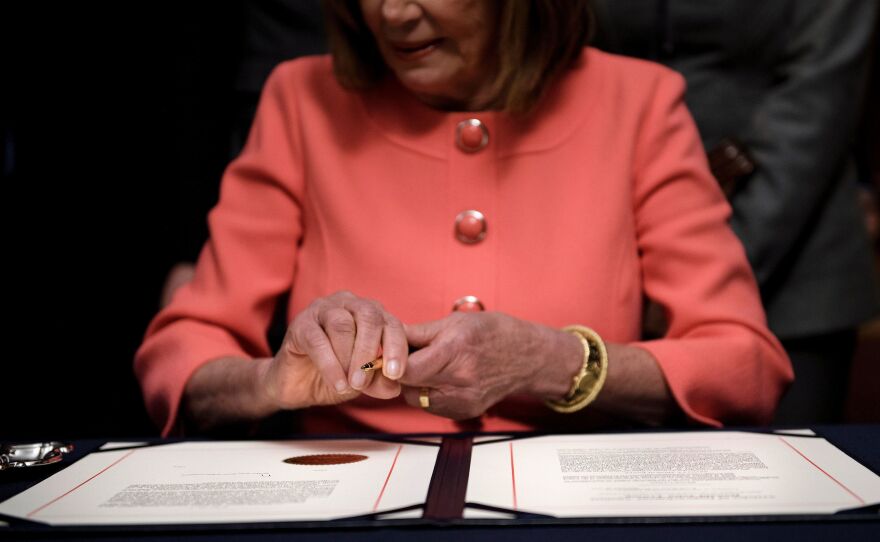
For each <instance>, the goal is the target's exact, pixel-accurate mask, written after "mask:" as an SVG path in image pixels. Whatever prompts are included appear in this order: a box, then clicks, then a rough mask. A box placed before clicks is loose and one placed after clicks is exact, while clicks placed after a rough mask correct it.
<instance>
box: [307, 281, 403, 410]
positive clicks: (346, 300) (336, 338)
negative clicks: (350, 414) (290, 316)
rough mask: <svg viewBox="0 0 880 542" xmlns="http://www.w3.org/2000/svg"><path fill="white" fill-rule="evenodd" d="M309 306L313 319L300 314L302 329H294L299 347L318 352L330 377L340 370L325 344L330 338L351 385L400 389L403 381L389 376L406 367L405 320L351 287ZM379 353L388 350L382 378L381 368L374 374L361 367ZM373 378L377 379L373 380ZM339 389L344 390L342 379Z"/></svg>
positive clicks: (388, 391) (390, 393) (373, 390)
mask: <svg viewBox="0 0 880 542" xmlns="http://www.w3.org/2000/svg"><path fill="white" fill-rule="evenodd" d="M306 312H308V313H311V314H312V316H313V317H312V321H308V320H305V319H301V318H299V317H298V318H297V320H303V321H301V322H298V327H297V331H298V333H297V334H295V337H297V338H298V339H297V341H296V344H297V348H298V350H300V351H302V352H303V353H304V354H306V353H308V354H311V353H314V354H315V357H314V358H313V359H314V361H315V364H316V366H317V367H318V368H319V370H320V372H321V374H322V375H323V376H324V377H325V378H331V377H332V378H334V379H335V378H338V376H339V372H338V371H337V370H335V369H333V368H332V367H331V361H332V360H331V358H330V356H329V355H327V348H326V344H329V345H330V351H332V353H333V358H335V364H336V366H337V367H338V368H339V369H340V370H341V372H342V374H343V378H344V380H345V381H346V388H348V387H349V386H350V387H351V388H354V389H355V390H359V391H363V392H364V393H366V394H368V395H371V396H373V397H377V398H382V399H387V398H391V397H396V396H397V395H399V394H400V386H399V385H396V384H394V383H392V382H391V381H388V379H389V378H390V379H392V380H393V379H396V378H399V377H400V375H402V374H403V372H404V371H405V369H406V364H407V357H408V356H407V354H408V346H407V341H406V334H405V332H404V329H403V324H401V323H400V321H399V320H398V319H397V318H395V317H394V316H393V315H391V314H389V313H387V312H386V311H385V309H384V308H383V307H382V305H381V304H379V303H378V302H376V301H373V300H369V299H363V298H360V297H357V296H355V295H354V294H352V293H351V292H337V293H335V294H333V295H331V296H328V297H325V298H322V299H319V300H316V301H315V302H314V303H312V306H310V308H309V310H308V311H306ZM315 327H317V328H318V329H319V330H321V331H323V334H324V339H323V340H322V339H321V338H320V337H318V336H317V333H316V332H315V331H314V329H313V328H315ZM312 334H315V336H314V337H313V336H312ZM306 351H307V352H306ZM380 354H381V355H382V356H383V368H382V373H381V375H383V378H376V376H378V375H379V373H372V374H371V373H367V372H364V371H362V370H361V369H360V367H361V365H363V364H364V363H366V362H369V361H372V360H374V359H375V358H376V356H377V355H380ZM310 357H312V356H311V355H310ZM374 380H375V381H376V382H375V383H373V382H372V381H374ZM383 381H384V382H383ZM333 382H337V381H336V380H334V381H333ZM334 387H337V384H334ZM337 389H340V390H341V389H342V387H341V385H338V387H337ZM340 393H341V391H340Z"/></svg>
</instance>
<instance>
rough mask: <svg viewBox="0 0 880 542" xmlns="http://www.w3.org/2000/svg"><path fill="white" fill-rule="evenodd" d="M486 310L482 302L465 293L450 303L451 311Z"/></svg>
mask: <svg viewBox="0 0 880 542" xmlns="http://www.w3.org/2000/svg"><path fill="white" fill-rule="evenodd" d="M484 310H486V308H485V307H483V302H482V301H480V299H479V298H478V297H477V296H475V295H466V296H464V297H460V298H458V300H457V301H456V302H455V304H454V305H452V312H456V311H457V312H481V311H484Z"/></svg>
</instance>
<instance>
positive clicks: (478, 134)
mask: <svg viewBox="0 0 880 542" xmlns="http://www.w3.org/2000/svg"><path fill="white" fill-rule="evenodd" d="M455 143H456V145H458V148H459V149H461V150H463V151H464V152H477V151H479V150H481V149H483V148H485V147H486V145H488V144H489V129H488V128H486V125H485V124H483V123H482V122H480V121H479V120H477V119H468V120H463V121H461V122H459V123H458V126H457V127H456V129H455Z"/></svg>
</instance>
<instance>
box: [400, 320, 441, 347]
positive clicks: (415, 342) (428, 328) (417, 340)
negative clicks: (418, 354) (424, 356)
mask: <svg viewBox="0 0 880 542" xmlns="http://www.w3.org/2000/svg"><path fill="white" fill-rule="evenodd" d="M446 325H447V322H446V318H444V319H442V320H433V321H431V322H424V323H421V324H410V325H407V326H404V331H405V332H406V340H407V341H408V343H409V345H410V346H412V347H413V348H424V347H425V346H428V345H429V344H431V341H433V340H434V339H435V338H436V337H437V335H438V334H439V333H440V332H441V331H442V330H443V329H444V328H445V327H446Z"/></svg>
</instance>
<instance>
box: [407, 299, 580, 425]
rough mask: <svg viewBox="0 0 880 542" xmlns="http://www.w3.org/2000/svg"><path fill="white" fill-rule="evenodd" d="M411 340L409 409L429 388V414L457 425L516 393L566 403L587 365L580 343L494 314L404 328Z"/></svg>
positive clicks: (461, 315) (464, 315) (455, 316)
mask: <svg viewBox="0 0 880 542" xmlns="http://www.w3.org/2000/svg"><path fill="white" fill-rule="evenodd" d="M406 336H407V339H408V340H409V344H410V346H412V347H415V348H419V350H418V351H416V352H414V353H412V354H411V355H410V359H409V365H408V366H407V371H406V375H405V376H404V377H403V378H401V380H400V381H401V383H403V384H404V385H405V387H404V389H403V395H404V397H405V398H406V401H407V403H409V404H411V405H414V406H418V405H419V390H420V388H428V389H429V395H428V397H429V399H430V407H429V408H428V411H429V412H431V413H433V414H437V415H440V416H446V417H448V418H452V419H456V420H459V419H467V418H473V417H476V416H480V415H482V414H483V413H484V412H486V410H487V409H488V408H489V407H491V406H492V405H494V404H495V403H498V402H499V401H501V400H502V399H504V398H505V397H506V396H508V395H510V394H514V393H531V394H534V395H537V396H540V397H554V398H558V397H562V396H563V395H565V394H566V393H567V392H568V391H569V388H570V387H571V378H572V376H573V375H575V374H577V372H578V370H579V369H580V365H581V363H582V360H583V350H582V348H583V347H582V346H581V343H580V341H579V340H578V339H577V338H576V337H574V336H572V335H570V334H568V333H564V332H562V331H558V330H555V329H552V328H548V327H545V326H541V325H539V324H534V323H531V322H526V321H524V320H519V319H517V318H514V317H512V316H508V315H505V314H502V313H497V312H483V313H453V314H451V315H450V316H447V317H446V318H443V319H442V320H436V321H433V322H427V323H424V324H416V325H411V326H406Z"/></svg>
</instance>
